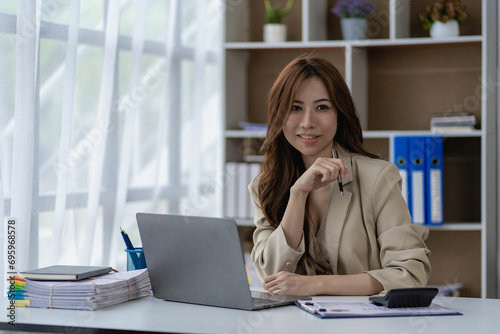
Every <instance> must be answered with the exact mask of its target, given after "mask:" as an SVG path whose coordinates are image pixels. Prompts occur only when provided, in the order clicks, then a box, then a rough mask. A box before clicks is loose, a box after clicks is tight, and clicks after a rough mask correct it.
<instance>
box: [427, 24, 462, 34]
mask: <svg viewBox="0 0 500 334" xmlns="http://www.w3.org/2000/svg"><path fill="white" fill-rule="evenodd" d="M430 35H431V37H432V38H449V37H457V36H458V35H460V28H459V26H458V21H457V20H451V21H448V22H446V23H443V22H441V21H436V22H434V23H433V24H432V26H431V30H430Z"/></svg>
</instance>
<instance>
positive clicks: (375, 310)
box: [295, 300, 461, 318]
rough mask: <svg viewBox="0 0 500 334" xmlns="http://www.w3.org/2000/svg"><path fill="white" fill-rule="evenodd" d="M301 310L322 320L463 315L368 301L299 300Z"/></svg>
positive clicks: (441, 310)
mask: <svg viewBox="0 0 500 334" xmlns="http://www.w3.org/2000/svg"><path fill="white" fill-rule="evenodd" d="M295 304H296V305H297V306H298V307H300V308H301V309H303V310H305V311H307V312H309V313H312V314H314V315H316V316H318V317H320V318H361V317H403V316H422V315H426V316H431V315H461V313H459V312H456V311H453V310H450V309H447V308H444V307H442V306H439V305H436V304H431V305H430V306H429V307H401V308H387V307H383V306H377V305H375V304H373V303H371V302H368V301H353V302H348V301H347V302H346V301H314V300H298V301H297V302H296V303H295Z"/></svg>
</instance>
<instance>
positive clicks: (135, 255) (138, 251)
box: [125, 247, 146, 271]
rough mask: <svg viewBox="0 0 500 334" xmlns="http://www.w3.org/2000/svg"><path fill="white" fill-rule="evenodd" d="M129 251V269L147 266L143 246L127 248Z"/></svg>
mask: <svg viewBox="0 0 500 334" xmlns="http://www.w3.org/2000/svg"><path fill="white" fill-rule="evenodd" d="M125 252H127V271H128V270H137V269H144V268H146V258H145V257H144V250H143V249H142V247H136V248H134V249H125Z"/></svg>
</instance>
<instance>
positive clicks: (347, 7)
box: [331, 0, 375, 40]
mask: <svg viewBox="0 0 500 334" xmlns="http://www.w3.org/2000/svg"><path fill="white" fill-rule="evenodd" d="M331 11H332V13H333V14H335V15H337V16H338V17H339V18H340V24H341V27H342V36H343V38H344V39H346V40H353V39H364V38H365V30H366V22H367V20H368V19H371V18H373V16H374V14H375V5H374V4H373V3H371V2H370V1H367V0H339V1H337V2H336V3H335V5H334V6H333V8H332V9H331Z"/></svg>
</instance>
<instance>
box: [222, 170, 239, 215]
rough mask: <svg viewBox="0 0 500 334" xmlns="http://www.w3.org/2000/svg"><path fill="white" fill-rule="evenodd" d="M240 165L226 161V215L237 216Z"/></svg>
mask: <svg viewBox="0 0 500 334" xmlns="http://www.w3.org/2000/svg"><path fill="white" fill-rule="evenodd" d="M237 176H238V165H237V163H236V162H226V176H225V178H224V179H225V191H224V194H225V210H224V211H225V212H224V214H225V216H226V217H229V218H234V217H236V204H237V198H238V179H237Z"/></svg>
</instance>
